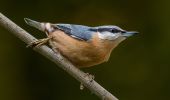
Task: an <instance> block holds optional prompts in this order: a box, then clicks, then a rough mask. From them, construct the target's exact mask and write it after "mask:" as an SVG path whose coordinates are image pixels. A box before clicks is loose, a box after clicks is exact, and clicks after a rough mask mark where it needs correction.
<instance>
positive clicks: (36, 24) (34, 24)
mask: <svg viewBox="0 0 170 100" xmlns="http://www.w3.org/2000/svg"><path fill="white" fill-rule="evenodd" d="M24 20H25V22H26V23H27V24H28V25H30V26H32V27H35V28H37V29H39V30H40V31H45V23H41V22H37V21H34V20H31V19H29V18H24Z"/></svg>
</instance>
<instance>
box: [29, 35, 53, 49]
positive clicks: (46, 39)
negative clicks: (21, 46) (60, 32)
mask: <svg viewBox="0 0 170 100" xmlns="http://www.w3.org/2000/svg"><path fill="white" fill-rule="evenodd" d="M50 39H52V37H47V38H43V39H39V40H37V41H35V42H32V43H30V44H28V45H27V47H38V46H41V45H43V44H46V43H47V42H48V41H49V40H50Z"/></svg>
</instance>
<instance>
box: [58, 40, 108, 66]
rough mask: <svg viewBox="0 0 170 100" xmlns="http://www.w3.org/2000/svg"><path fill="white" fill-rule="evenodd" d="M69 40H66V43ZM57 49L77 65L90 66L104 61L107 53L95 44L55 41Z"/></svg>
mask: <svg viewBox="0 0 170 100" xmlns="http://www.w3.org/2000/svg"><path fill="white" fill-rule="evenodd" d="M66 42H68V41H65V43H66ZM55 44H56V49H57V50H58V51H59V52H60V53H61V54H62V55H63V56H65V57H66V58H67V59H68V60H70V61H71V62H72V63H73V64H74V65H75V66H77V67H79V68H80V67H90V66H93V65H97V64H99V63H102V62H104V61H105V60H104V59H105V57H106V56H105V55H106V54H103V53H101V52H100V51H99V50H97V49H96V48H93V46H92V45H91V46H84V45H76V44H75V43H70V42H68V44H69V45H63V44H60V43H55Z"/></svg>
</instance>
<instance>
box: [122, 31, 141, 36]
mask: <svg viewBox="0 0 170 100" xmlns="http://www.w3.org/2000/svg"><path fill="white" fill-rule="evenodd" d="M137 33H139V32H136V31H126V32H124V33H122V36H124V37H130V36H132V35H134V34H137Z"/></svg>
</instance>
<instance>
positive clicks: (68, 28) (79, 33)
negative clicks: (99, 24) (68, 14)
mask: <svg viewBox="0 0 170 100" xmlns="http://www.w3.org/2000/svg"><path fill="white" fill-rule="evenodd" d="M53 26H54V27H56V28H58V29H60V30H62V31H64V32H65V33H66V34H68V35H70V36H72V37H74V38H77V39H80V40H85V41H87V40H90V39H91V38H92V35H93V34H94V31H91V30H90V28H91V27H88V26H83V25H74V24H53Z"/></svg>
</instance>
